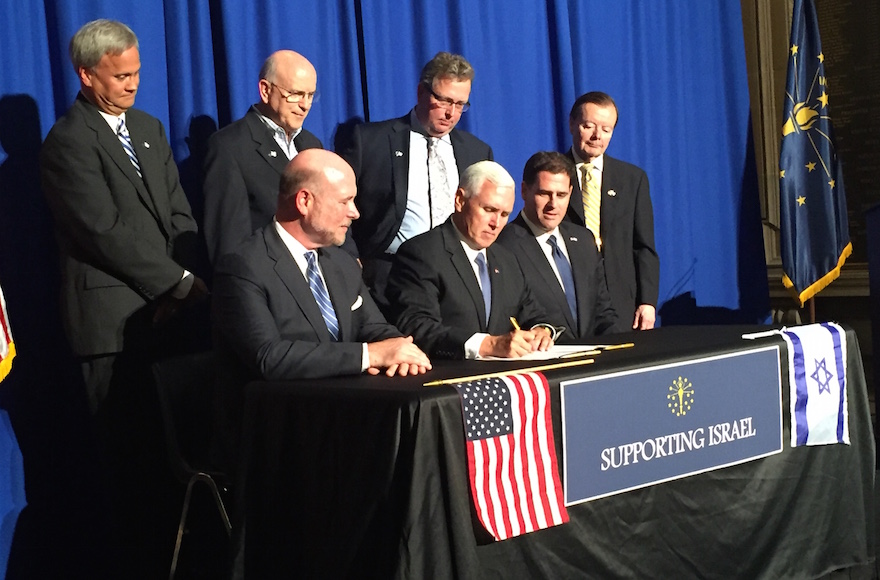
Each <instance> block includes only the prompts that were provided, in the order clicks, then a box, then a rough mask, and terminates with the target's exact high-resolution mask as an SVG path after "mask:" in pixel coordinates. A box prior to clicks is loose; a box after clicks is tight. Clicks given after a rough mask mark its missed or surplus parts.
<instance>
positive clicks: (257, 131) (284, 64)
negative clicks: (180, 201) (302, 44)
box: [203, 50, 322, 264]
mask: <svg viewBox="0 0 880 580" xmlns="http://www.w3.org/2000/svg"><path fill="white" fill-rule="evenodd" d="M317 84H318V75H317V73H316V72H315V67H314V66H312V63H310V62H309V61H308V60H307V59H306V58H305V57H304V56H302V55H301V54H299V53H296V52H294V51H292V50H279V51H278V52H275V53H273V54H272V55H271V56H269V58H267V59H266V62H265V63H263V67H262V68H261V69H260V81H259V83H258V88H259V91H260V101H259V102H258V103H256V104H255V105H253V106H252V107H251V108H250V110H249V111H248V112H247V113H246V114H245V116H244V117H243V118H241V119H239V120H238V121H235V122H234V123H232V124H230V125H229V126H228V127H225V128H223V129H221V130H220V131H218V132H216V133H214V134H213V135H212V136H211V138H210V139H209V141H208V153H207V155H206V157H205V168H204V170H205V177H204V184H203V185H204V189H203V191H204V195H205V218H204V222H205V223H204V230H205V241H206V242H207V244H208V257H209V258H210V260H211V263H212V264H216V263H217V260H218V259H219V258H220V256H222V255H223V254H226V253H228V252H230V251H232V250H234V249H235V248H236V246H238V244H239V243H241V242H242V241H244V240H245V239H247V238H248V237H250V235H251V234H252V233H253V232H255V231H256V230H258V229H260V228H262V227H263V226H265V225H266V224H268V223H270V222H271V221H272V216H274V215H275V208H276V202H277V200H278V184H279V183H280V181H281V174H282V173H283V172H284V168H285V167H286V166H287V164H288V163H289V162H290V160H291V159H293V158H294V157H295V156H296V154H297V153H298V152H300V151H304V150H305V149H312V148H318V149H320V148H321V147H322V146H321V141H319V140H318V138H317V137H315V136H314V135H313V134H311V133H309V132H308V131H306V130H305V129H303V122H304V121H305V119H306V117H307V116H308V114H309V110H310V109H311V108H312V105H313V104H314V103H315V100H316V99H317Z"/></svg>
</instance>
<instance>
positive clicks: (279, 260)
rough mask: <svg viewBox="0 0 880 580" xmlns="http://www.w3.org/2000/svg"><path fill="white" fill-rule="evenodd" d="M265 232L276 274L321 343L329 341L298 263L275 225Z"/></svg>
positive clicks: (267, 227) (271, 225)
mask: <svg viewBox="0 0 880 580" xmlns="http://www.w3.org/2000/svg"><path fill="white" fill-rule="evenodd" d="M263 232H264V234H263V235H264V238H265V240H266V250H267V252H268V255H269V257H270V258H271V259H272V260H274V261H275V273H276V274H277V275H278V277H279V278H280V279H281V281H282V282H283V283H284V285H285V286H286V287H287V290H288V291H289V292H290V294H291V295H292V296H293V299H294V300H295V301H296V304H297V305H298V306H299V308H300V310H301V311H302V313H303V315H304V316H305V317H306V320H308V321H309V324H310V325H311V327H312V329H313V330H314V331H315V335H316V336H317V337H318V338H319V340H320V341H321V342H324V341H325V340H327V341H329V340H330V333H329V332H328V331H327V324H326V323H325V322H324V317H323V316H321V309H320V308H319V307H318V303H317V302H315V297H314V296H313V295H312V291H311V290H310V289H309V283H308V282H306V279H305V276H303V274H302V272H300V271H299V268H298V267H297V265H296V262H294V261H293V257H292V256H291V255H290V252H289V251H288V250H287V247H286V246H285V245H284V242H282V241H281V238H280V237H279V236H278V232H276V231H275V225H274V224H269V225H268V226H266V227H265V229H264V230H263Z"/></svg>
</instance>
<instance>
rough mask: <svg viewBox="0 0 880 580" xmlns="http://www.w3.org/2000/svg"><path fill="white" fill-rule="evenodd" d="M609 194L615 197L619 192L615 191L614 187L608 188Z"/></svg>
mask: <svg viewBox="0 0 880 580" xmlns="http://www.w3.org/2000/svg"><path fill="white" fill-rule="evenodd" d="M608 195H609V196H610V197H614V196H615V195H617V192H616V191H614V190H613V189H609V190H608Z"/></svg>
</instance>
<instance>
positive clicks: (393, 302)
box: [387, 161, 556, 359]
mask: <svg viewBox="0 0 880 580" xmlns="http://www.w3.org/2000/svg"><path fill="white" fill-rule="evenodd" d="M514 189H515V185H514V182H513V178H511V177H510V174H509V173H507V171H505V170H504V168H503V167H501V166H500V165H498V164H497V163H495V162H494V161H480V162H478V163H475V164H474V165H471V166H470V167H468V168H467V169H466V170H465V171H464V173H463V174H462V178H461V185H460V186H459V188H458V190H457V191H456V193H455V213H453V214H452V216H451V217H450V218H449V219H448V220H446V222H444V223H443V224H442V225H441V226H440V227H438V228H435V229H433V230H431V231H429V232H426V233H424V234H420V235H418V236H416V237H415V238H413V239H411V240H409V241H407V242H404V243H403V245H402V246H400V248H399V249H398V251H397V255H396V256H395V259H394V264H393V266H392V268H391V275H390V276H389V279H388V296H387V298H388V302H389V304H390V308H391V311H392V312H393V313H394V317H393V319H394V320H395V323H396V324H397V327H398V328H400V329H401V331H403V332H405V333H408V334H412V336H413V338H414V339H415V341H416V344H417V345H419V346H420V347H421V348H422V349H423V350H425V352H427V353H428V354H429V355H430V356H436V357H440V358H449V359H463V358H469V359H473V358H479V357H483V356H497V357H506V358H512V357H519V356H522V355H524V354H528V353H530V352H533V351H535V350H546V349H547V348H549V347H550V346H552V344H553V339H554V338H555V335H556V331H555V329H554V328H553V326H551V325H550V324H547V320H548V318H547V314H546V313H545V311H544V309H543V308H542V307H541V304H540V303H539V302H538V300H537V299H536V297H535V295H534V293H533V292H532V290H531V288H529V285H528V283H527V281H526V278H525V276H523V273H522V271H521V270H520V267H519V264H518V263H517V261H516V257H515V256H514V255H513V254H511V253H510V252H509V251H508V250H506V249H505V248H503V247H501V246H500V245H498V244H493V242H495V239H496V238H497V237H498V234H499V233H501V230H502V228H503V227H504V225H505V224H506V223H507V218H508V216H510V212H511V211H513V202H514V195H515V194H514ZM520 328H522V329H523V330H521V329H520ZM524 329H529V330H524Z"/></svg>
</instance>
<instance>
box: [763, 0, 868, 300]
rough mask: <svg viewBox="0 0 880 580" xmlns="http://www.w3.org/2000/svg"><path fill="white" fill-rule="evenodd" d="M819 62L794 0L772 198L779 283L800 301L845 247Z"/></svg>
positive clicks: (814, 34)
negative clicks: (776, 210)
mask: <svg viewBox="0 0 880 580" xmlns="http://www.w3.org/2000/svg"><path fill="white" fill-rule="evenodd" d="M824 61H825V56H824V55H823V54H822V44H821V42H820V41H819V25H818V22H817V20H816V10H815V7H814V6H813V2H812V0H795V2H794V14H793V16H792V24H791V46H790V55H789V60H788V80H787V82H786V85H785V108H784V114H783V119H784V124H783V126H782V146H781V149H780V154H779V203H780V213H781V219H782V222H781V246H782V269H783V277H782V282H783V284H784V285H785V287H786V288H788V289H789V290H790V291H791V293H792V294H793V295H794V297H795V299H796V300H797V301H798V302H799V303H800V305H801V306H803V305H804V302H805V301H806V300H808V299H810V298H812V297H813V296H814V295H815V294H817V293H818V292H819V291H820V290H822V289H823V288H825V286H827V285H828V284H830V283H831V282H833V281H834V280H835V279H836V278H837V277H838V276H839V275H840V268H841V267H842V266H843V263H844V262H845V261H846V258H847V257H848V256H849V255H850V254H851V253H852V245H851V244H850V239H849V224H848V220H847V215H846V192H845V190H844V187H843V168H842V167H841V162H840V158H839V157H838V156H837V152H836V149H835V145H834V133H833V130H832V127H831V117H830V116H829V113H828V84H827V79H826V77H825V64H824Z"/></svg>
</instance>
